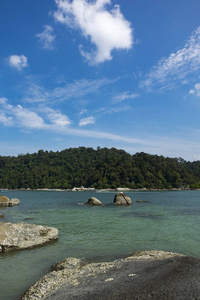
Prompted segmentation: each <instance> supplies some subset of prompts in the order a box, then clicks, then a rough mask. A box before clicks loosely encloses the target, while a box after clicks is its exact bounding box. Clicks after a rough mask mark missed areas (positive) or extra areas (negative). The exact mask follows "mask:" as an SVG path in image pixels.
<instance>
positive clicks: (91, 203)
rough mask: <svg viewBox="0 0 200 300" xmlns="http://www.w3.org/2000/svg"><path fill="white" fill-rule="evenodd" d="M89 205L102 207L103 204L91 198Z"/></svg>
mask: <svg viewBox="0 0 200 300" xmlns="http://www.w3.org/2000/svg"><path fill="white" fill-rule="evenodd" d="M85 204H88V205H102V202H101V201H100V200H98V199H97V198H95V197H90V199H89V200H88V202H87V203H85Z"/></svg>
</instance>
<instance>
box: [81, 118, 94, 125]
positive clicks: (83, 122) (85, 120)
mask: <svg viewBox="0 0 200 300" xmlns="http://www.w3.org/2000/svg"><path fill="white" fill-rule="evenodd" d="M89 124H95V118H94V117H87V118H82V119H81V120H80V122H79V126H86V125H89Z"/></svg>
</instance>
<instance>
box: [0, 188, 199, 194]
mask: <svg viewBox="0 0 200 300" xmlns="http://www.w3.org/2000/svg"><path fill="white" fill-rule="evenodd" d="M199 190H200V189H190V188H172V189H147V188H138V189H130V188H120V187H119V188H116V189H112V188H105V189H95V188H90V187H89V188H85V187H74V188H72V189H49V188H42V189H31V188H21V189H4V188H2V189H0V192H6V191H53V192H97V193H100V192H145V191H147V192H149V191H199Z"/></svg>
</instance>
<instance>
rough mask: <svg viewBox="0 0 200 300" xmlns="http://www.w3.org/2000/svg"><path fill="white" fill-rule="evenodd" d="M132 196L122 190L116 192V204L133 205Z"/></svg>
mask: <svg viewBox="0 0 200 300" xmlns="http://www.w3.org/2000/svg"><path fill="white" fill-rule="evenodd" d="M131 203H132V202H131V198H130V197H128V196H127V195H125V194H124V193H122V192H120V193H118V194H115V198H114V204H115V205H131Z"/></svg>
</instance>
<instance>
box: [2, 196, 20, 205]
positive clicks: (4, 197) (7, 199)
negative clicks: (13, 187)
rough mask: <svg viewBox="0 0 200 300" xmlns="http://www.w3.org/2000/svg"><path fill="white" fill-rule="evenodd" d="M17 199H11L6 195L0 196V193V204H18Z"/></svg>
mask: <svg viewBox="0 0 200 300" xmlns="http://www.w3.org/2000/svg"><path fill="white" fill-rule="evenodd" d="M19 202H20V201H19V199H17V198H12V199H11V200H10V199H9V198H8V197H6V196H1V195H0V206H6V207H8V206H14V205H19Z"/></svg>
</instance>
